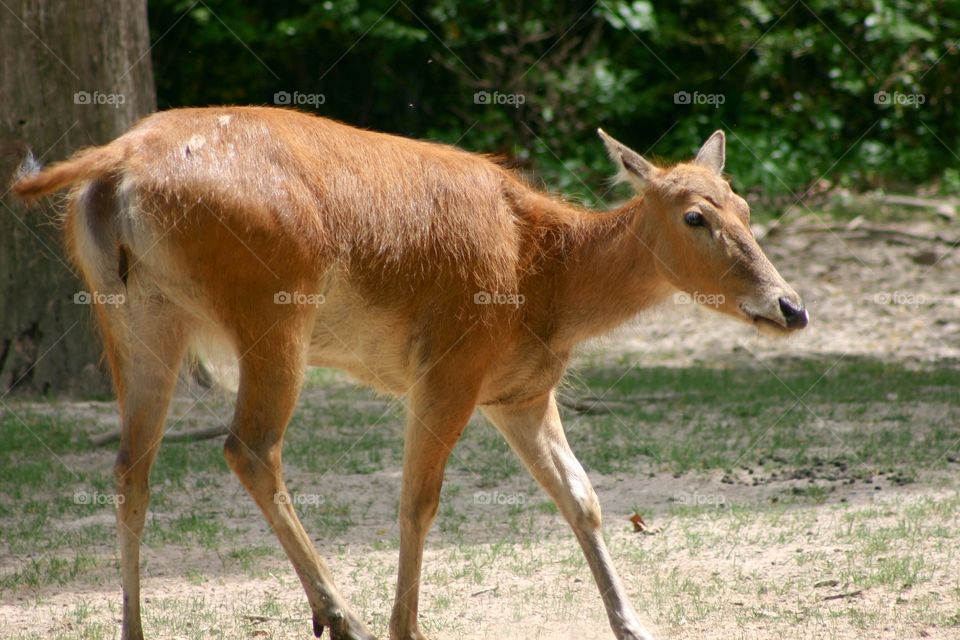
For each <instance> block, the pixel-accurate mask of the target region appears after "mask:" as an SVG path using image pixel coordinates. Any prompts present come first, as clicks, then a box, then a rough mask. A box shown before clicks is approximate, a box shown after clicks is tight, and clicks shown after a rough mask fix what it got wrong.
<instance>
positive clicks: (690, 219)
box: [683, 211, 704, 227]
mask: <svg viewBox="0 0 960 640" xmlns="http://www.w3.org/2000/svg"><path fill="white" fill-rule="evenodd" d="M683 221H684V222H686V223H687V224H688V225H690V226H691V227H702V226H703V223H704V220H703V214H702V213H700V212H699V211H687V212H686V213H685V214H683Z"/></svg>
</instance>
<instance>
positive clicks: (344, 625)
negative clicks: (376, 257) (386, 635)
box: [313, 609, 377, 640]
mask: <svg viewBox="0 0 960 640" xmlns="http://www.w3.org/2000/svg"><path fill="white" fill-rule="evenodd" d="M324 627H330V640H377V639H376V638H375V637H374V635H373V634H372V633H370V631H369V630H367V628H366V627H365V626H364V625H363V623H362V622H360V621H359V620H357V619H356V618H354V617H353V616H352V615H350V614H349V613H344V612H343V610H341V609H335V610H333V611H330V612H329V613H327V614H326V615H320V614H318V613H314V614H313V635H314V636H316V637H318V638H320V637H322V636H323V628H324Z"/></svg>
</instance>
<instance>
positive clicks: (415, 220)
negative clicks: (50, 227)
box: [14, 107, 807, 640]
mask: <svg viewBox="0 0 960 640" xmlns="http://www.w3.org/2000/svg"><path fill="white" fill-rule="evenodd" d="M600 136H601V137H602V138H603V141H604V142H605V143H606V146H607V149H608V151H609V153H610V155H611V157H612V158H613V161H614V162H615V163H616V164H617V166H618V167H619V170H620V174H621V177H622V178H624V179H626V180H629V181H630V182H632V183H633V184H634V185H635V186H636V188H637V191H638V193H639V195H637V196H636V197H634V198H633V199H632V200H630V201H629V202H627V203H626V204H625V205H623V206H622V207H620V208H618V209H616V210H613V211H607V212H594V211H589V210H586V209H582V208H580V207H577V206H574V205H572V204H569V203H565V202H563V201H561V200H559V199H557V198H554V197H551V196H549V195H546V194H544V193H541V192H539V191H537V190H535V189H533V188H531V187H530V186H528V185H527V184H525V183H524V182H523V181H522V180H521V179H520V178H518V177H517V176H516V175H515V174H514V173H512V172H511V171H509V170H507V169H505V168H503V167H501V166H499V165H497V164H495V163H494V162H491V161H490V160H489V159H487V158H484V157H482V156H479V155H475V154H472V153H468V152H466V151H462V150H460V149H457V148H453V147H449V146H445V145H441V144H434V143H429V142H421V141H416V140H408V139H404V138H400V137H396V136H391V135H385V134H381V133H375V132H371V131H364V130H360V129H355V128H352V127H349V126H346V125H343V124H340V123H338V122H334V121H331V120H327V119H324V118H318V117H312V116H309V115H305V114H302V113H298V112H295V111H288V110H280V109H270V108H240V107H237V108H232V107H231V108H207V109H177V110H172V111H166V112H162V113H157V114H154V115H151V116H149V117H147V118H145V119H144V120H143V121H141V122H140V123H139V124H137V125H136V126H135V127H134V128H133V129H131V130H130V131H129V132H128V133H126V134H125V135H123V136H121V137H120V138H118V139H116V140H114V141H113V142H111V143H110V144H107V145H105V146H102V147H97V148H91V149H88V150H85V151H82V152H80V153H78V154H76V155H75V156H74V157H72V158H71V159H69V160H67V161H65V162H62V163H60V164H56V165H54V166H52V167H50V168H48V169H46V170H44V171H42V172H40V173H33V174H30V175H26V176H23V177H21V178H20V179H19V180H18V181H17V182H16V184H15V186H14V190H15V192H16V194H18V195H19V196H20V197H22V198H26V199H30V198H35V197H38V196H40V195H43V194H46V193H50V192H53V191H55V190H58V189H61V188H63V187H65V186H67V185H74V188H73V190H72V192H71V195H70V198H69V206H68V209H67V212H66V221H65V232H66V243H67V246H68V250H69V252H70V254H71V256H72V260H73V262H74V264H76V265H77V267H78V268H79V270H80V272H81V274H82V276H83V278H84V280H85V281H86V283H87V286H88V287H90V289H91V291H96V292H98V293H104V294H110V293H115V294H116V293H122V294H124V296H125V297H124V300H125V302H124V303H123V304H120V305H98V306H95V309H96V315H97V319H98V324H99V326H100V328H101V330H102V333H103V338H104V342H105V349H106V355H107V359H108V361H109V364H110V368H111V371H112V375H113V380H114V383H115V385H116V391H117V396H118V401H119V405H120V412H121V414H122V437H121V443H120V450H119V453H118V455H117V461H116V467H115V473H116V481H117V491H118V492H119V494H120V495H122V496H123V501H121V502H119V505H118V509H117V524H118V527H117V529H118V532H119V542H120V557H121V571H122V583H123V631H122V637H123V638H124V639H126V640H133V639H135V638H141V637H143V631H142V628H141V623H140V572H139V550H140V536H141V534H142V532H143V528H144V516H145V513H146V509H147V502H148V496H149V489H148V476H149V472H150V466H151V465H152V463H153V461H154V459H155V458H156V455H157V450H158V448H159V445H160V441H161V437H162V433H163V423H164V419H165V414H166V411H167V405H168V403H169V401H170V397H171V395H172V394H173V392H174V388H175V385H176V381H177V378H178V370H179V369H180V366H181V362H182V361H183V359H184V355H185V353H186V352H187V351H188V350H191V349H192V348H194V347H195V346H196V345H197V344H198V343H201V342H202V343H210V342H214V343H222V344H223V345H225V347H226V348H228V349H229V350H231V351H232V352H233V354H235V355H236V357H237V359H238V365H239V387H238V392H237V404H236V413H235V416H234V419H233V422H232V426H231V428H230V434H229V436H228V437H227V439H226V444H225V446H224V453H225V455H226V459H227V462H228V463H229V466H230V468H231V469H233V471H234V472H235V473H236V475H237V476H238V477H239V479H240V482H241V483H243V486H244V487H245V488H246V489H247V491H248V492H249V493H250V495H251V496H252V497H253V499H254V501H255V502H256V503H257V506H258V507H259V508H260V510H261V511H262V512H263V514H264V516H265V517H266V519H267V521H268V522H269V523H270V526H271V527H272V528H273V530H274V532H275V533H276V536H277V538H278V539H279V540H280V544H281V545H282V546H283V548H284V550H285V551H286V553H287V555H288V556H289V557H290V560H291V562H292V563H293V567H294V569H295V570H296V572H297V574H298V576H299V577H300V581H301V582H302V583H303V587H304V590H305V591H306V595H307V599H308V600H309V602H310V607H311V609H312V611H313V620H314V624H313V628H314V633H315V634H316V635H317V636H320V634H321V633H322V631H323V628H324V627H330V632H331V636H332V637H333V638H350V639H357V638H371V637H372V636H371V634H370V632H369V631H368V630H367V628H366V627H365V626H364V624H363V622H361V620H359V619H358V618H357V617H356V615H354V614H353V613H352V612H351V611H350V609H349V608H348V606H347V603H346V602H345V601H344V599H343V597H342V596H341V595H340V593H339V592H338V590H337V588H336V586H335V585H334V581H333V578H332V576H331V575H330V571H329V570H328V567H327V564H326V563H325V562H324V560H323V559H322V558H321V557H320V555H319V554H318V553H317V551H316V549H315V548H314V546H313V545H312V544H311V542H310V539H309V538H308V537H307V534H306V532H305V531H304V529H303V526H302V525H301V524H300V521H299V519H298V518H297V514H296V512H295V511H294V509H293V507H292V506H291V505H290V504H289V503H288V502H287V501H285V500H282V499H277V498H278V496H283V495H284V492H285V491H286V488H285V484H284V479H283V474H282V469H281V449H282V443H283V434H284V430H285V428H286V426H287V422H288V421H289V419H290V415H291V414H292V413H293V410H294V407H295V405H296V402H297V397H298V395H299V392H300V387H301V383H302V381H303V376H304V369H305V367H306V366H308V365H315V366H324V367H337V368H340V369H344V370H346V371H347V372H349V373H350V374H352V375H353V376H355V377H356V378H359V379H360V380H361V381H363V382H365V383H368V384H370V385H372V386H374V387H376V388H378V389H380V390H383V391H387V392H390V393H393V394H398V395H403V396H404V397H405V399H406V401H407V404H408V418H407V423H406V432H405V444H404V455H403V480H402V488H401V500H400V514H399V518H400V561H399V571H398V574H399V575H398V578H397V591H396V600H395V603H394V606H393V613H392V616H391V618H390V637H391V638H393V639H395V640H399V639H422V638H423V637H424V636H423V634H422V633H421V632H420V631H419V629H418V624H417V606H418V596H419V583H420V569H421V561H422V557H423V542H424V537H425V536H426V534H427V530H428V529H429V527H430V525H431V523H432V521H433V519H434V516H435V515H436V513H437V505H438V501H439V498H440V485H441V483H442V481H443V473H444V467H445V464H446V462H447V458H448V456H449V455H450V452H451V449H452V448H453V446H454V445H455V443H456V442H457V439H458V438H459V436H460V434H461V432H462V431H463V429H464V427H465V426H466V424H467V421H468V420H469V418H470V416H471V414H472V413H473V412H474V409H475V408H477V407H479V408H480V410H481V411H482V412H483V413H484V415H486V416H487V418H489V419H490V421H491V422H492V423H493V424H494V425H495V427H496V428H497V429H498V430H499V431H500V432H501V433H502V434H503V436H504V437H505V438H506V440H507V441H508V442H509V443H510V446H511V447H512V448H513V449H514V451H515V452H516V453H517V455H518V456H519V457H520V458H521V459H522V460H523V462H524V463H525V464H526V466H527V467H528V469H529V470H530V473H531V474H532V475H533V476H534V477H535V478H536V479H537V481H538V482H539V483H540V484H541V485H542V486H543V488H544V489H545V490H546V492H547V493H548V494H549V495H550V496H551V497H552V498H553V500H554V501H556V503H557V505H558V506H559V508H560V511H561V513H562V514H563V516H564V517H565V518H566V520H567V521H568V522H569V523H570V526H571V527H572V528H573V532H574V534H575V535H576V538H577V540H578V541H579V543H580V545H581V547H582V548H583V552H584V554H585V556H586V559H587V562H588V563H589V565H590V569H591V571H592V572H593V575H594V578H595V579H596V582H597V585H598V587H599V589H600V593H601V596H602V598H603V603H604V605H605V607H606V611H607V614H608V616H609V619H610V624H611V626H612V628H613V632H614V634H615V635H616V637H617V638H620V639H621V640H625V639H631V640H635V639H639V638H651V635H650V634H649V633H648V632H647V631H646V630H645V629H644V627H643V626H642V625H641V623H640V621H639V618H638V616H637V614H636V613H635V611H634V609H633V607H632V606H631V604H630V601H629V599H628V596H627V593H626V591H625V589H624V587H623V584H622V583H621V581H620V579H619V577H618V576H617V573H616V571H615V569H614V567H613V562H612V560H611V558H610V554H609V553H608V551H607V549H606V546H605V545H604V541H603V537H602V535H601V531H600V505H599V504H598V502H597V497H596V494H595V493H594V491H593V489H592V487H591V485H590V480H589V479H588V477H587V475H586V474H585V473H584V470H583V468H582V467H581V466H580V464H579V462H578V461H577V459H576V458H575V457H574V455H573V453H572V452H571V450H570V448H569V446H568V445H567V440H566V438H565V436H564V432H563V427H562V425H561V424H560V415H559V413H558V411H557V402H556V399H555V397H554V392H555V389H556V387H557V384H558V383H559V382H560V379H561V377H562V376H563V374H564V370H565V368H566V366H567V364H568V362H569V360H570V356H571V352H572V351H573V349H574V347H575V346H577V345H578V344H579V343H581V342H583V341H585V340H587V339H589V338H591V337H594V336H598V335H600V334H604V333H607V332H610V331H611V330H613V329H614V328H615V327H617V326H619V325H621V324H623V323H624V322H626V321H627V320H629V319H631V318H632V317H634V316H636V315H637V314H638V312H640V311H641V310H643V309H646V308H648V307H651V306H652V305H655V304H656V303H658V302H660V301H662V300H664V299H665V298H666V297H668V296H669V295H670V294H671V292H675V291H678V290H679V291H684V292H687V293H689V294H697V295H700V294H702V295H709V296H710V299H711V300H712V301H714V302H715V303H716V304H714V305H713V306H714V307H715V308H716V309H717V310H718V311H721V312H723V313H726V314H728V315H730V316H733V317H735V318H738V319H740V320H742V321H744V322H747V323H751V324H753V325H756V326H757V327H759V328H762V329H766V330H770V331H774V332H781V333H786V332H789V331H792V330H794V329H800V328H802V327H804V326H805V325H806V324H807V313H806V311H805V310H804V308H803V305H802V304H801V302H800V298H799V296H798V295H797V294H796V293H795V292H794V290H793V289H791V288H790V286H788V285H787V283H786V282H784V280H783V278H781V277H780V275H779V274H778V273H777V271H776V269H775V268H774V267H773V265H772V264H771V263H770V262H769V261H768V260H767V258H766V256H765V255H764V253H763V251H761V249H760V247H759V246H758V245H757V243H756V241H755V239H754V237H753V234H752V233H751V230H750V226H749V209H748V207H747V203H746V202H745V201H744V200H743V198H741V197H740V196H738V195H736V194H735V193H734V192H733V191H732V190H731V189H730V186H729V184H728V183H727V181H726V180H725V179H724V178H723V176H722V175H721V171H722V169H723V164H724V157H725V139H724V135H723V133H722V132H721V131H717V132H716V133H714V134H713V135H712V136H711V137H710V138H709V139H708V140H707V141H706V143H705V144H704V145H703V147H702V148H701V149H700V151H699V153H698V154H697V156H696V159H694V160H693V161H692V162H688V163H683V164H678V165H676V166H673V167H669V168H661V167H656V166H654V165H653V164H651V163H650V162H648V161H647V160H645V159H644V158H643V157H642V156H641V155H639V154H637V153H636V152H634V151H632V150H630V149H629V148H627V147H626V146H624V145H622V144H620V143H619V142H617V141H615V140H614V139H612V138H610V137H609V136H608V135H606V134H605V133H603V132H602V131H600Z"/></svg>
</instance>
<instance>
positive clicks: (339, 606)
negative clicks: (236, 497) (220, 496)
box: [224, 319, 373, 640]
mask: <svg viewBox="0 0 960 640" xmlns="http://www.w3.org/2000/svg"><path fill="white" fill-rule="evenodd" d="M302 327H303V324H302V323H300V322H299V321H297V320H296V319H286V320H282V321H281V322H279V323H277V324H276V325H274V326H273V327H272V328H271V329H269V330H268V331H267V332H266V333H265V334H263V335H262V336H256V337H255V338H254V339H253V340H251V342H253V343H254V344H252V345H251V346H249V347H247V350H246V351H244V349H245V348H244V345H243V344H242V343H241V345H240V351H241V353H243V356H242V357H241V359H240V387H239V390H238V396H237V408H236V415H235V416H234V420H233V426H232V427H231V433H230V435H229V436H228V437H227V441H226V443H225V445H224V455H225V456H226V459H227V463H228V464H229V466H230V468H231V469H232V470H233V472H234V473H235V474H236V475H237V477H238V478H239V479H240V482H241V483H242V484H243V486H244V488H246V490H247V492H248V493H249V494H250V496H251V497H252V498H253V499H254V501H255V502H256V503H257V506H258V507H260V510H261V511H262V512H263V515H264V516H265V517H266V520H267V522H268V523H269V524H270V527H271V528H272V529H273V531H274V533H275V534H276V536H277V539H278V540H279V541H280V545H281V546H282V547H283V549H284V551H286V553H287V556H288V557H289V558H290V561H291V563H292V564H293V568H294V570H295V571H296V573H297V576H298V577H299V578H300V582H301V583H302V584H303V588H304V591H306V594H307V599H308V601H309V602H310V607H311V609H312V610H313V630H314V634H315V635H316V636H317V637H320V635H321V634H322V633H323V628H324V627H325V626H328V627H330V636H331V638H332V639H333V640H367V639H372V638H373V636H372V635H371V634H370V632H369V631H368V630H367V629H366V627H364V625H363V623H362V622H361V621H360V620H359V619H358V618H357V617H356V616H355V615H354V614H353V613H352V612H351V611H350V610H349V608H348V607H347V604H346V602H345V601H344V599H343V597H342V596H341V595H340V593H339V592H338V591H337V588H336V586H335V585H334V581H333V577H332V576H331V573H330V569H329V568H328V566H327V564H326V562H324V560H323V559H322V558H321V557H320V555H319V554H318V553H317V551H316V549H315V548H314V546H313V544H312V543H311V541H310V538H309V537H308V536H307V533H306V531H304V528H303V525H302V524H301V523H300V520H299V518H298V517H297V513H296V511H294V508H293V506H292V505H291V504H290V500H288V499H285V498H286V496H287V495H288V494H287V487H286V484H285V483H284V479H283V469H282V465H281V449H282V445H283V434H284V431H285V430H286V427H287V423H288V421H289V420H290V416H291V415H292V414H293V410H294V407H295V405H296V401H297V397H298V396H299V394H300V387H301V383H302V381H303V372H304V368H305V345H304V339H303V331H302Z"/></svg>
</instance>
